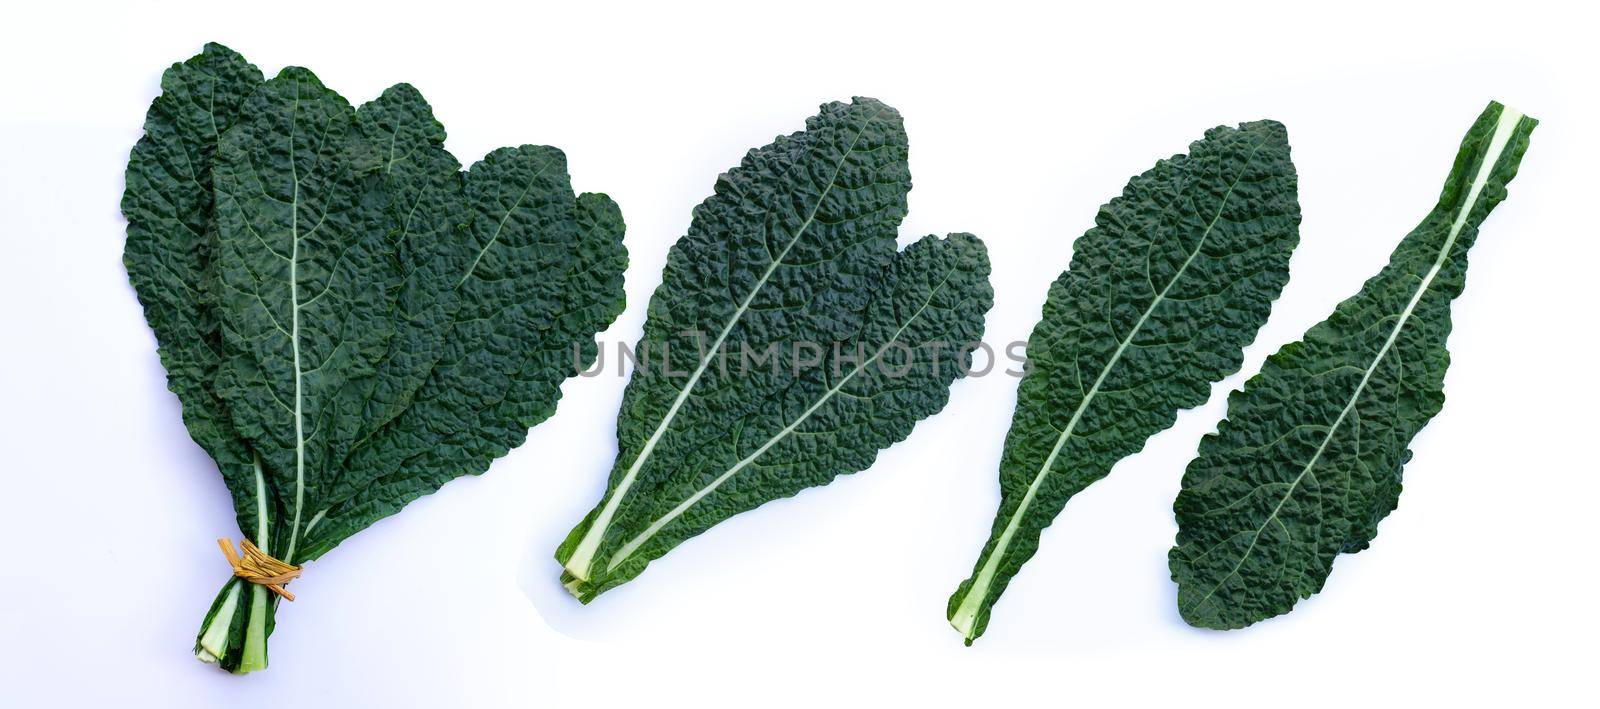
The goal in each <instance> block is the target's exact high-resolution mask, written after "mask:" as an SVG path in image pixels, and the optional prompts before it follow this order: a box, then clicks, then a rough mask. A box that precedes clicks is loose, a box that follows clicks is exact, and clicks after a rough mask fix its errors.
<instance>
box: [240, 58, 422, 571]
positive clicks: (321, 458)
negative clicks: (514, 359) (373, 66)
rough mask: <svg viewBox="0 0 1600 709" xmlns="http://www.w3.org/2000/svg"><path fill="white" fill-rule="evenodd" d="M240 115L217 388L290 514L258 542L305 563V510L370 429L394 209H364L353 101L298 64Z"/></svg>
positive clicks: (385, 325) (384, 332)
mask: <svg viewBox="0 0 1600 709" xmlns="http://www.w3.org/2000/svg"><path fill="white" fill-rule="evenodd" d="M243 112H244V115H243V117H242V119H241V120H240V121H239V122H238V123H237V124H236V125H235V126H234V127H233V128H232V129H230V130H229V131H228V132H227V133H226V134H225V135H224V136H223V137H222V142H221V144H220V145H219V147H218V149H217V157H216V167H215V170H216V173H215V190H216V196H217V210H216V215H217V236H218V243H219V244H220V246H221V249H220V252H219V255H218V258H217V263H216V280H215V284H214V285H215V291H214V296H215V297H216V298H217V304H218V307H217V312H218V314H219V315H220V319H221V322H222V331H223V337H224V342H225V345H226V347H227V350H228V356H227V357H226V360H225V362H224V366H223V367H222V369H221V371H220V372H219V375H218V381H217V384H216V389H217V393H218V395H220V396H221V397H222V398H223V400H224V401H226V402H227V405H228V410H229V412H230V413H231V414H232V418H233V422H234V426H235V427H236V428H237V429H238V431H239V432H240V434H242V435H243V436H244V437H245V438H246V439H247V440H249V441H250V442H251V444H252V445H253V446H254V448H255V449H256V451H258V452H259V453H260V455H261V457H262V460H263V461H265V463H266V471H267V475H268V476H269V478H270V480H268V481H267V482H266V487H267V488H268V489H270V490H271V491H272V492H274V493H276V500H275V502H276V507H277V509H278V510H281V511H282V518H281V524H279V525H278V526H276V528H275V529H274V532H273V534H272V536H271V537H264V538H262V539H259V540H257V541H256V544H257V545H258V546H260V547H261V549H262V550H263V551H266V552H267V553H269V554H276V555H277V556H279V557H280V558H283V559H285V560H289V561H290V563H294V562H293V560H294V559H295V554H296V552H297V551H298V549H297V547H298V543H299V540H300V536H301V534H302V532H303V530H304V528H305V526H306V523H307V522H308V521H309V518H310V513H308V512H307V511H306V510H307V508H308V507H313V506H314V505H315V504H316V501H317V500H318V498H319V495H321V494H322V493H323V492H324V490H326V489H327V488H328V487H329V486H330V485H331V484H332V482H333V480H334V478H335V476H336V474H337V471H338V469H339V464H340V463H341V462H342V456H343V454H344V453H345V452H346V451H347V450H348V447H349V445H350V444H351V443H352V442H353V440H354V439H355V437H356V436H357V435H358V433H359V428H360V425H361V421H362V413H363V411H364V410H365V401H364V397H363V396H362V391H361V390H362V389H363V385H364V383H365V382H367V381H370V380H371V379H372V378H373V376H374V373H375V371H376V370H375V366H376V363H377V362H378V361H379V359H380V358H381V357H382V356H383V354H384V353H385V352H386V350H387V347H388V345H389V339H390V338H391V337H392V336H393V334H394V330H395V326H394V322H393V320H392V319H391V318H390V311H391V309H392V307H393V303H392V300H391V298H390V297H389V293H390V291H391V289H392V288H393V287H394V285H395V284H397V283H398V282H399V280H400V278H399V273H398V272H397V271H396V270H395V269H394V268H393V266H394V262H393V260H392V259H388V258H385V253H386V249H387V247H388V239H389V231H390V229H391V222H389V220H388V219H386V218H384V217H385V216H386V210H382V209H368V208H363V207H361V206H359V205H363V204H365V205H371V204H373V203H375V202H381V201H382V200H383V199H384V197H385V196H386V195H385V193H384V192H383V190H382V182H381V180H379V179H376V178H364V177H363V176H362V175H360V174H359V173H357V172H356V171H355V170H354V169H353V166H352V164H351V163H352V161H353V160H354V159H355V155H354V151H353V150H352V147H351V143H352V142H353V141H354V139H355V138H354V137H353V136H352V130H351V126H352V119H353V118H354V114H355V111H354V110H353V109H352V108H351V107H350V104H349V103H347V102H346V101H345V100H344V99H343V98H342V97H340V96H339V95H338V94H337V93H334V92H333V91H331V90H329V89H327V88H326V87H324V86H323V85H322V83H321V82H320V81H318V80H317V78H316V76H314V75H312V74H311V72H309V71H306V70H304V69H300V68H295V67H291V68H288V69H285V70H283V72H282V73H280V74H279V75H278V76H277V77H276V78H274V79H272V80H270V81H268V82H267V83H265V84H263V85H262V86H261V88H260V89H258V90H257V91H256V93H255V94H254V95H252V96H251V97H250V99H248V100H247V101H246V102H245V106H244V109H243ZM368 217H376V218H377V220H376V221H372V220H370V219H368ZM271 516H272V515H271V514H270V511H269V517H271ZM274 521H275V522H276V521H277V520H274ZM273 537H276V538H273Z"/></svg>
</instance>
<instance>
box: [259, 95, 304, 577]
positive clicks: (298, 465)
mask: <svg viewBox="0 0 1600 709" xmlns="http://www.w3.org/2000/svg"><path fill="white" fill-rule="evenodd" d="M299 125H300V84H299V82H296V83H295V85H294V107H293V108H291V109H290V112H289V176H290V177H291V178H292V180H293V183H294V194H293V196H292V199H290V201H289V348H290V352H292V353H293V355H294V522H293V526H292V527H290V532H289V551H288V553H287V554H285V555H284V556H283V558H284V559H285V560H286V561H288V562H289V563H291V564H292V563H294V552H295V546H296V545H297V544H298V543H299V541H300V510H301V509H302V508H303V507H305V500H306V435H305V406H304V399H305V396H304V389H303V386H302V382H301V379H302V378H303V374H304V373H303V372H302V371H301V369H300V274H299V266H300V165H299V163H297V162H296V161H295V150H294V141H295V133H296V131H297V130H298V129H299ZM263 549H264V548H263Z"/></svg>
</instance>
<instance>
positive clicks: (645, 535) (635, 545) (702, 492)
mask: <svg viewBox="0 0 1600 709" xmlns="http://www.w3.org/2000/svg"><path fill="white" fill-rule="evenodd" d="M952 273H954V270H952V271H950V272H947V273H945V275H944V278H942V279H940V280H939V285H937V286H934V287H933V290H931V291H929V292H928V297H927V299H926V300H924V301H923V302H922V305H921V306H920V307H918V308H917V311H916V312H915V313H912V314H911V317H909V318H906V321H905V323H904V324H902V325H901V326H900V328H899V329H898V330H895V332H894V335H893V336H892V337H890V338H889V341H888V342H886V343H884V345H883V346H882V347H880V348H878V351H876V352H874V353H872V356H871V357H869V358H867V360H866V361H864V362H861V363H860V364H859V365H857V366H856V368H855V369H852V370H850V373H849V374H847V375H845V376H844V378H842V379H840V380H839V383H838V384H835V385H834V386H833V387H832V388H830V389H828V391H827V392H825V393H823V395H822V396H821V397H820V398H818V399H817V401H816V402H815V403H813V404H812V405H811V406H810V407H808V408H807V409H806V410H805V412H804V413H801V414H800V415H799V416H798V417H796V418H795V420H794V421H792V422H790V423H789V425H787V426H784V427H783V430H781V431H779V432H778V433H777V434H775V435H774V436H772V437H771V438H769V439H767V442H766V443H763V444H762V445H761V447H759V448H757V449H756V451H755V452H754V453H751V454H750V455H747V456H745V457H744V458H743V459H742V460H740V461H739V462H737V463H734V464H733V466H732V467H730V468H728V469H727V470H726V471H724V472H723V473H722V474H721V475H718V476H717V478H716V479H715V480H712V481H711V483H710V484H708V485H706V486H705V487H703V488H700V489H699V490H696V491H695V493H694V494H693V495H690V496H689V497H688V499H686V500H684V501H683V502H681V503H679V504H678V506H677V507H674V508H672V510H671V511H669V512H667V513H666V514H664V515H662V516H661V517H660V518H658V519H656V520H655V521H653V522H651V523H650V526H649V527H646V528H645V530H644V531H643V532H640V533H639V535H638V536H636V537H634V538H633V539H630V540H628V543H627V544H624V545H622V547H621V548H620V549H618V550H617V553H616V554H613V555H612V556H611V559H610V561H608V562H606V571H607V572H608V573H609V572H610V571H611V570H612V569H615V568H617V566H618V565H619V564H621V563H622V562H623V561H625V560H626V559H627V558H628V557H630V556H632V555H633V553H634V552H635V551H638V549H639V547H641V546H644V543H645V542H647V541H650V539H651V538H652V537H654V536H655V535H656V534H657V533H659V532H660V531H661V529H662V528H663V527H666V526H667V525H668V524H670V523H671V522H672V520H675V519H677V518H678V517H680V516H682V515H683V513H684V512H687V511H688V510H689V508H691V507H694V506H695V505H696V504H698V503H699V502H700V500H702V499H704V498H705V496H706V495H709V494H711V493H712V491H714V490H716V489H717V488H719V487H721V486H722V484H723V483H725V482H727V481H728V480H730V479H732V478H733V476H734V475H737V474H738V473H739V471H741V470H744V469H745V468H746V467H748V466H749V465H750V464H752V463H754V462H756V461H757V460H759V459H760V458H761V456H763V455H766V453H767V451H768V450H771V449H772V447H773V446H775V445H777V444H778V443H779V442H781V441H782V440H783V439H785V438H788V437H789V436H790V435H791V434H793V433H794V432H795V431H796V430H798V429H799V428H800V424H802V423H805V421H806V419H809V418H811V415H812V414H814V413H816V412H817V410H818V409H820V408H822V405H823V404H826V403H828V401H829V400H831V399H833V396H834V395H835V394H838V393H839V392H840V391H842V390H843V389H844V386H845V385H846V384H849V383H850V380H852V379H855V377H856V375H857V374H860V373H861V372H862V371H863V370H865V369H866V368H867V367H868V366H870V365H872V364H873V363H875V362H877V361H878V358H880V357H882V356H883V353H884V352H887V351H889V348H890V347H893V346H894V344H895V343H896V342H899V341H900V336H901V335H903V334H905V331H906V329H907V328H909V327H911V323H913V322H916V320H917V318H919V317H922V313H923V311H925V310H927V309H928V306H929V305H931V304H932V303H933V299H934V297H935V296H937V295H938V294H939V292H940V291H942V290H944V287H945V284H946V283H948V282H949V281H950V275H951V274H952Z"/></svg>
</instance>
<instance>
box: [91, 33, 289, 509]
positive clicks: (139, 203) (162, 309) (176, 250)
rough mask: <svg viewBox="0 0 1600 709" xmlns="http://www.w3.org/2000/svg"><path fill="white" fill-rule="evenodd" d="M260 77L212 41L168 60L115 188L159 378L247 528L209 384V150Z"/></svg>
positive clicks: (242, 488) (213, 364)
mask: <svg viewBox="0 0 1600 709" xmlns="http://www.w3.org/2000/svg"><path fill="white" fill-rule="evenodd" d="M261 82H262V76H261V72H260V71H259V70H258V69H256V68H255V66H253V65H251V64H250V63H249V62H247V61H245V59H244V57H241V56H239V55H238V54H236V53H234V52H233V50H230V49H228V48H227V47H223V46H222V45H218V44H208V45H206V47H205V50H204V51H203V52H201V53H200V54H199V55H198V56H196V57H194V58H192V59H189V60H188V61H185V62H183V63H181V64H174V65H172V67H171V68H170V69H168V70H167V71H166V73H165V74H163V75H162V77H161V95H160V96H159V97H157V98H156V100H155V101H154V102H153V103H151V105H150V111H149V113H148V114H147V115H146V116H145V124H144V130H145V135H144V137H142V138H140V139H139V142H138V143H137V144H136V145H135V146H134V148H133V153H132V154H131V155H130V156H129V158H128V171H127V176H126V182H127V187H126V189H125V191H124V192H123V196H122V213H123V214H124V215H125V216H126V217H127V219H128V240H127V245H126V248H125V251H124V254H123V263H124V264H125V265H126V267H127V269H128V279H129V281H130V282H131V283H132V284H133V288H134V291H135V292H136V293H138V295H139V302H140V303H141V304H143V305H144V313H145V320H147V321H148V322H149V323H150V329H151V330H153V331H154V332H155V335H156V343H157V345H158V352H159V354H160V356H161V364H162V366H164V367H165V368H166V370H167V386H168V387H169V388H171V389H172V392H173V393H174V394H176V395H177V396H178V400H179V402H181V403H182V405H183V420H184V424H185V425H186V426H187V427H188V429H189V435H190V436H191V437H192V438H193V439H194V441H195V443H197V444H199V445H200V447H201V448H204V449H205V451H206V452H207V453H209V454H210V455H211V458H212V459H213V460H215V461H216V463H217V467H218V468H219V469H220V470H221V471H222V474H223V476H224V477H225V478H227V480H228V487H229V489H231V490H233V492H234V495H235V496H234V500H235V506H236V507H237V508H238V510H239V513H240V523H239V527H240V528H241V529H248V530H254V529H255V526H254V525H255V522H254V509H253V508H254V505H253V503H252V502H251V501H250V498H249V497H248V493H249V492H250V491H251V489H252V488H251V485H250V484H249V481H250V480H252V479H253V473H252V466H251V463H252V458H251V453H250V450H249V447H248V446H247V445H246V444H245V443H244V441H243V440H242V439H241V438H240V437H239V436H238V434H236V433H235V432H234V430H233V424H232V422H231V421H229V420H228V415H227V411H226V409H225V408H224V407H223V404H222V401H221V400H220V399H219V398H217V396H216V394H215V392H214V391H213V390H212V388H211V383H212V380H213V379H214V378H215V377H216V373H217V369H218V367H220V366H221V364H222V335H221V331H220V329H219V327H218V324H217V317H216V314H215V312H214V311H213V307H212V306H213V304H212V302H211V299H210V298H208V297H207V293H206V291H205V288H204V283H205V280H206V273H207V271H208V269H209V268H210V263H211V260H212V259H213V258H214V257H215V251H216V249H215V247H214V241H215V235H214V234H212V233H211V230H212V229H213V228H214V226H215V223H214V221H213V216H212V211H213V205H214V200H213V199H212V192H211V160H212V156H213V155H215V154H216V150H217V141H218V139H219V138H220V137H221V131H224V130H227V128H228V127H229V126H231V125H232V124H233V122H234V121H235V120H236V119H237V117H238V113H239V106H240V105H241V104H243V103H244V100H245V98H246V97H248V96H249V95H250V94H251V93H252V92H254V91H255V89H256V87H257V86H258V85H260V84H261Z"/></svg>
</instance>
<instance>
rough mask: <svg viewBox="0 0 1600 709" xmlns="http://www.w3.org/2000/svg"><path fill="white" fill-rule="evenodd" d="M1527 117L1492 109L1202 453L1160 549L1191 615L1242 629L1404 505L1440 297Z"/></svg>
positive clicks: (1500, 181) (1511, 164) (1497, 196)
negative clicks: (1387, 247) (1409, 217)
mask: <svg viewBox="0 0 1600 709" xmlns="http://www.w3.org/2000/svg"><path fill="white" fill-rule="evenodd" d="M1536 123H1537V121H1535V120H1533V119H1531V118H1527V117H1524V116H1522V115H1521V114H1518V113H1516V112H1515V111H1511V110H1509V109H1504V108H1503V107H1502V106H1500V105H1499V104H1491V105H1490V106H1489V108H1488V109H1487V110H1485V111H1484V113H1483V115H1482V116H1480V117H1479V118H1478V121H1477V122H1476V123H1475V124H1474V125H1473V126H1472V129H1471V130H1470V131H1469V132H1468V134H1467V137H1466V140H1465V141H1464V142H1463V143H1462V146H1461V151H1460V153H1459V154H1458V155H1457V157H1456V161H1455V166H1454V169H1453V170H1452V171H1451V173H1450V177H1449V179H1448V180H1447V181H1446V183H1445V187H1444V191H1443V194H1442V195H1441V196H1440V198H1439V203H1438V205H1437V206H1435V207H1434V209H1433V211H1432V212H1431V213H1430V214H1429V215H1428V216H1427V218H1426V219H1424V220H1423V222H1422V224H1421V225H1419V226H1418V227H1417V228H1416V229H1415V230H1414V231H1412V232H1411V233H1410V234H1409V235H1407V236H1406V237H1405V239H1403V240H1402V241H1401V242H1400V245H1399V246H1398V247H1397V248H1396V249H1395V251H1394V254H1393V255H1392V256H1391V257H1390V259H1389V264H1388V265H1387V266H1386V267H1384V269H1383V270H1382V271H1381V272H1379V273H1378V275H1376V276H1374V277H1373V278H1372V279H1370V280H1368V281H1367V282H1366V284H1365V285H1363V286H1362V288H1361V291H1360V292H1359V293H1357V294H1356V295H1355V296H1354V297H1352V298H1350V299H1349V300H1346V301H1344V302H1343V303H1340V304H1339V306H1338V308H1336V309H1335V310H1334V312H1333V315H1331V316H1330V317H1329V318H1328V319H1327V320H1325V321H1323V322H1321V323H1319V324H1317V325H1316V326H1314V327H1312V328H1311V329H1310V330H1309V331H1307V332H1306V335H1305V339H1303V340H1301V341H1300V342H1296V343H1293V344H1290V345H1287V346H1285V347H1284V348H1283V349H1281V350H1279V351H1278V352H1277V353H1276V354H1274V355H1272V356H1271V357H1269V358H1268V359H1267V361H1266V364H1265V365H1264V366H1263V367H1262V369H1261V373H1260V374H1258V375H1256V376H1255V377H1252V378H1251V379H1250V381H1249V382H1247V383H1246V384H1245V387H1244V389H1243V390H1242V391H1238V392H1234V394H1233V395H1232V396H1231V397H1229V400H1228V418H1227V419H1226V420H1224V421H1223V422H1222V423H1221V425H1220V426H1219V427H1218V430H1217V433H1215V434H1212V435H1209V436H1206V438H1205V439H1204V440H1202V441H1201V443H1200V452H1199V455H1198V457H1196V458H1195V460H1194V461H1193V462H1191V463H1190V464H1189V468H1188V470H1187V471H1186V472H1185V474H1184V479H1183V490H1182V492H1181V493H1179V495H1178V499H1177V502H1176V504H1175V505H1174V509H1175V511H1176V513H1177V518H1178V541H1177V546H1176V547H1174V548H1173V550H1172V552H1171V554H1170V555H1169V561H1170V564H1171V568H1172V578H1173V580H1175V581H1177V582H1178V608H1179V610H1180V612H1181V613H1182V614H1183V617H1184V619H1185V620H1187V621H1188V622H1189V623H1191V624H1193V625H1198V626H1203V627H1208V628H1239V627H1243V626H1246V625H1249V624H1251V623H1254V622H1256V621H1259V620H1262V619H1265V618H1269V617H1272V616H1275V615H1279V614H1282V613H1287V612H1288V611H1289V610H1290V609H1291V608H1293V607H1294V605H1295V603H1297V602H1298V601H1299V600H1300V599H1302V598H1307V597H1309V596H1311V594H1313V593H1316V592H1317V591H1320V590H1321V589H1322V585H1323V583H1324V582H1325V581H1326V580H1327V577H1328V574H1329V573H1330V571H1331V570H1332V565H1333V560H1334V559H1335V558H1336V557H1337V556H1338V555H1339V554H1341V553H1348V552H1357V551H1360V550H1362V549H1365V548H1366V547H1367V545H1368V544H1369V543H1370V542H1371V541H1372V539H1373V537H1374V536H1376V535H1377V532H1378V530H1377V524H1378V522H1379V521H1380V520H1382V519H1383V518H1384V517H1385V516H1387V515H1388V514H1389V512H1391V511H1393V510H1394V508H1395V506H1396V505H1397V504H1398V503H1399V495H1400V478H1401V469H1402V467H1403V466H1404V465H1405V463H1406V461H1407V460H1409V459H1410V458H1411V452H1410V450H1408V448H1407V446H1409V445H1410V442H1411V439H1412V438H1413V437H1414V436H1416V434H1417V432H1418V431H1419V430H1421V429H1422V427H1423V426H1424V425H1426V424H1427V422H1428V420H1429V419H1431V418H1433V416H1434V414H1437V413H1438V412H1439V409H1440V408H1441V407H1442V406H1443V404H1444V392H1443V380H1444V373H1445V368H1446V367H1447V366H1448V365H1449V362H1450V354H1449V352H1448V351H1447V350H1446V349H1445V340H1446V338H1447V336H1448V335H1449V333H1450V301H1452V300H1453V299H1455V297H1456V296H1457V295H1459V294H1460V293H1461V289H1462V287H1463V286H1464V284H1465V278H1466V268H1467V250H1468V249H1469V248H1471V246H1472V243H1473V241H1474V240H1476V238H1477V235H1478V227H1479V225H1480V224H1482V223H1483V220H1484V218H1485V217H1487V216H1488V214H1489V211H1490V210H1492V209H1494V206H1495V205H1496V204H1498V203H1499V202H1500V201H1501V200H1502V199H1504V198H1505V196H1506V184H1507V183H1509V182H1510V181H1511V179H1512V177H1514V176H1515V175H1516V171H1517V165H1518V163H1519V162H1520V161H1521V159H1522V154H1523V152H1524V151H1525V150H1526V149H1527V145H1528V137H1529V135H1530V134H1531V132H1532V131H1533V128H1534V125H1535V124H1536Z"/></svg>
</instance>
